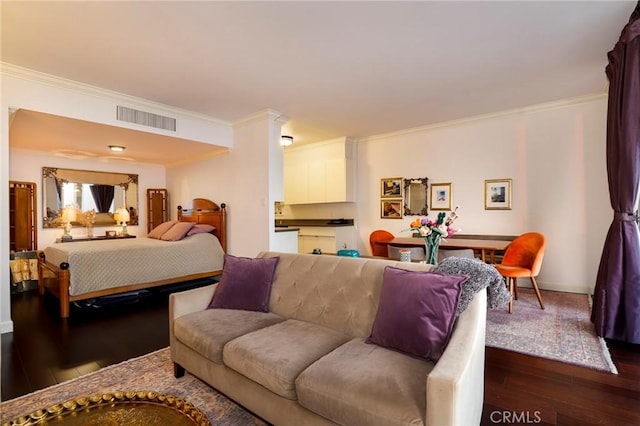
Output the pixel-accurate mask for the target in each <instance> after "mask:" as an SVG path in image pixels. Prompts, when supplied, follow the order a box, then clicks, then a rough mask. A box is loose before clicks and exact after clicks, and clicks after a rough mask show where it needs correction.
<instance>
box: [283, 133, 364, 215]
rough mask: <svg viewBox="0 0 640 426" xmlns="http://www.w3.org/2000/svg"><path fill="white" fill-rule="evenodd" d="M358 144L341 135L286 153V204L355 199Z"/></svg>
mask: <svg viewBox="0 0 640 426" xmlns="http://www.w3.org/2000/svg"><path fill="white" fill-rule="evenodd" d="M355 179H356V170H355V143H354V141H352V140H351V139H349V138H339V139H335V140H331V141H327V142H320V143H317V144H311V145H303V146H301V147H299V148H289V149H287V150H286V151H285V153H284V201H285V203H286V204H315V203H339V202H354V201H356V197H355V194H356V185H355Z"/></svg>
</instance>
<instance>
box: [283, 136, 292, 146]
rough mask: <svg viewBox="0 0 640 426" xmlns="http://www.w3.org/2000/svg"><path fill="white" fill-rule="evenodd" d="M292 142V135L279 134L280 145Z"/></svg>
mask: <svg viewBox="0 0 640 426" xmlns="http://www.w3.org/2000/svg"><path fill="white" fill-rule="evenodd" d="M291 144H293V136H284V135H283V136H280V145H282V146H289V145H291Z"/></svg>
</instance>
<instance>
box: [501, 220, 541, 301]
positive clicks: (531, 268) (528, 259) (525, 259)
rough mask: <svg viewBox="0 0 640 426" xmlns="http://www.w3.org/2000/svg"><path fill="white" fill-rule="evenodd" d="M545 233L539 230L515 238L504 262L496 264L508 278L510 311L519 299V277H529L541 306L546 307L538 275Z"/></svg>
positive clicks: (508, 247)
mask: <svg viewBox="0 0 640 426" xmlns="http://www.w3.org/2000/svg"><path fill="white" fill-rule="evenodd" d="M545 245H546V243H545V238H544V235H542V234H540V233H537V232H528V233H526V234H522V235H520V236H519V237H517V238H516V239H514V240H513V241H512V242H511V243H510V244H509V245H508V246H507V249H506V250H505V252H504V256H503V258H502V263H500V264H499V265H494V266H495V267H496V269H497V270H498V272H500V275H502V276H503V277H505V278H506V279H507V287H509V292H510V293H511V301H510V302H509V313H513V300H514V299H516V300H517V299H518V278H524V277H529V278H530V279H531V284H533V289H534V290H535V292H536V296H537V297H538V302H540V308H542V309H544V303H542V296H541V295H540V289H539V288H538V283H537V282H536V277H537V276H538V274H539V273H540V267H541V266H542V259H543V257H544V249H545Z"/></svg>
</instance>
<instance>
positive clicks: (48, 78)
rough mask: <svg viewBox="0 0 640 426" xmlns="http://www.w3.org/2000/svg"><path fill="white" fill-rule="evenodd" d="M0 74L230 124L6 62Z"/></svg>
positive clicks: (119, 101) (184, 115)
mask: <svg viewBox="0 0 640 426" xmlns="http://www.w3.org/2000/svg"><path fill="white" fill-rule="evenodd" d="M0 74H2V75H7V76H11V77H16V78H20V79H23V80H28V81H33V82H36V83H41V84H46V85H49V86H53V87H58V88H62V89H65V90H74V91H76V92H80V93H84V94H87V95H91V96H97V97H100V98H103V99H108V100H111V101H114V102H117V103H127V104H129V105H138V106H142V107H143V108H148V109H152V110H154V111H156V112H158V113H162V114H164V115H177V116H181V117H188V118H193V119H197V120H203V121H207V122H210V123H213V124H218V125H222V126H230V125H231V123H230V122H228V121H225V120H220V119H217V118H213V117H209V116H206V115H204V114H199V113H196V112H193V111H188V110H184V109H180V108H176V107H172V106H169V105H165V104H161V103H158V102H154V101H150V100H147V99H143V98H138V97H135V96H131V95H127V94H125V93H120V92H116V91H113V90H108V89H103V88H100V87H96V86H92V85H89V84H85V83H80V82H78V81H74V80H69V79H66V78H62V77H57V76H54V75H51V74H46V73H42V72H40V71H35V70H32V69H29V68H24V67H20V66H18V65H13V64H10V63H7V62H0Z"/></svg>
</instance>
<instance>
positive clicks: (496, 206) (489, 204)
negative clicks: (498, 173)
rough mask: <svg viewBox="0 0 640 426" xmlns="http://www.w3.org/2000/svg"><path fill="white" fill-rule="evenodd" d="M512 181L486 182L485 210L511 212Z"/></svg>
mask: <svg viewBox="0 0 640 426" xmlns="http://www.w3.org/2000/svg"><path fill="white" fill-rule="evenodd" d="M511 184H512V182H511V179H487V180H485V181H484V209H485V210H511V186H512V185H511Z"/></svg>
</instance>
